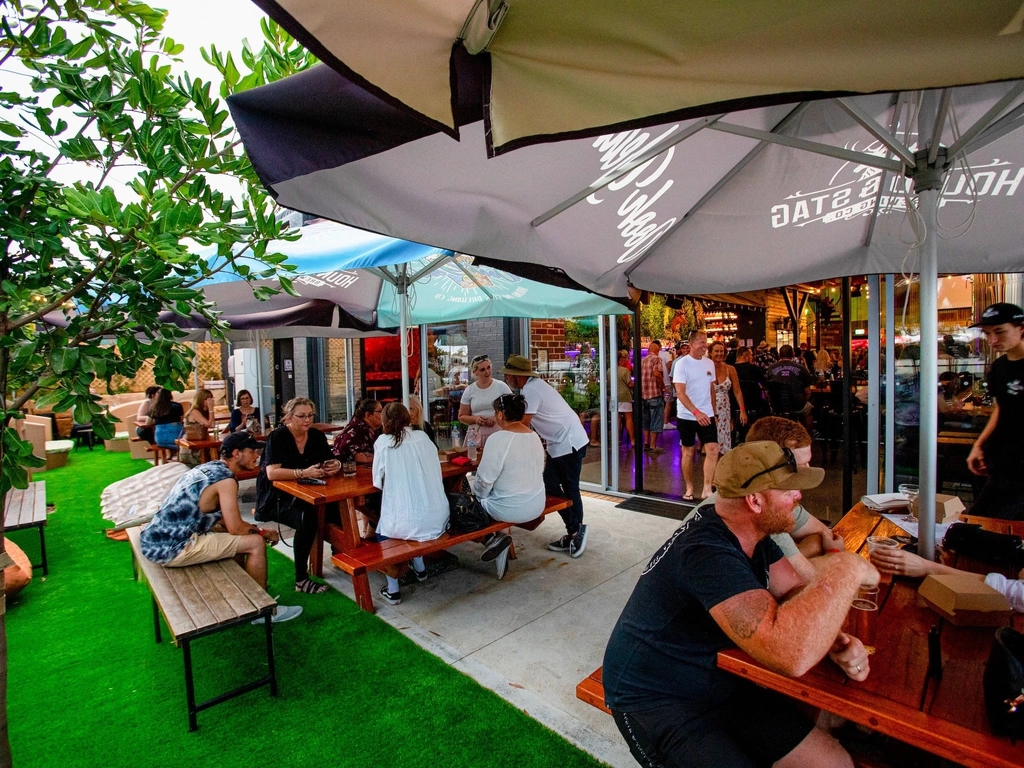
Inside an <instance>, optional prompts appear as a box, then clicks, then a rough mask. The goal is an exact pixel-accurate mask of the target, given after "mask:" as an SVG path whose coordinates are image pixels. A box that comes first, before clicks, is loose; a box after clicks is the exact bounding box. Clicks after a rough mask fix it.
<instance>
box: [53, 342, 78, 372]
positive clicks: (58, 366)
mask: <svg viewBox="0 0 1024 768" xmlns="http://www.w3.org/2000/svg"><path fill="white" fill-rule="evenodd" d="M50 365H51V366H52V367H53V372H54V373H58V374H60V373H67V372H68V371H70V370H71V369H72V368H74V367H75V366H76V365H78V347H60V348H57V349H54V350H51V352H50Z"/></svg>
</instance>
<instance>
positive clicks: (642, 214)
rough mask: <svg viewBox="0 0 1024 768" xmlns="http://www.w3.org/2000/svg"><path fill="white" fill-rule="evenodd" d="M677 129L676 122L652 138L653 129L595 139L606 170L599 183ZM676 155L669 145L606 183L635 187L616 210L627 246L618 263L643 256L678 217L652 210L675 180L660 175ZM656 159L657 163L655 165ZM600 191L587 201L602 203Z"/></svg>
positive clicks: (619, 187)
mask: <svg viewBox="0 0 1024 768" xmlns="http://www.w3.org/2000/svg"><path fill="white" fill-rule="evenodd" d="M678 129H679V126H678V125H673V126H671V127H670V128H668V130H666V131H665V132H664V133H662V134H661V135H660V136H658V137H656V138H653V139H652V138H651V134H650V133H647V132H646V131H641V130H635V131H626V132H624V133H615V134H608V135H605V136H600V137H599V138H598V139H597V140H595V141H594V144H593V146H594V148H595V149H597V150H598V151H599V152H601V170H602V171H604V172H605V176H603V177H601V178H600V179H598V181H597V182H596V183H597V184H601V183H602V181H603V180H604V178H605V177H606V176H608V175H609V174H612V173H614V172H615V171H617V170H618V169H619V168H621V167H622V166H624V165H626V164H627V163H629V162H631V161H632V160H634V159H635V158H636V157H638V156H639V155H640V154H642V153H644V152H646V151H648V150H649V149H651V148H652V147H656V146H657V145H658V144H660V143H662V142H663V141H665V140H667V139H668V138H669V137H670V136H672V134H674V133H675V132H676V131H677V130H678ZM674 156H675V147H668V149H666V150H665V152H664V153H662V154H661V155H659V156H658V157H653V158H651V159H650V160H648V161H647V162H646V163H642V164H641V165H638V166H637V167H636V168H634V169H633V170H631V171H630V172H629V173H627V174H626V175H624V176H623V177H622V178H619V179H615V181H612V182H610V183H609V184H608V185H607V186H606V187H605V189H606V190H607V191H608V192H618V191H619V190H622V189H626V188H629V187H632V189H631V190H630V192H629V194H628V195H626V199H625V200H623V201H622V202H621V203H620V204H619V208H618V210H617V211H616V213H617V215H618V216H619V217H620V220H619V223H618V225H617V228H618V230H619V232H620V234H621V236H622V237H623V239H624V240H625V243H624V245H625V247H626V250H625V251H624V252H623V253H622V255H621V256H619V258H618V259H617V261H618V263H619V264H628V263H629V262H631V261H633V260H634V259H636V258H639V257H640V256H642V255H643V254H644V253H645V252H646V251H647V250H648V249H650V247H651V246H652V245H654V244H655V243H656V242H658V240H659V239H660V238H661V236H662V235H664V234H665V233H666V232H667V231H668V230H669V229H671V228H672V225H674V224H675V223H676V219H675V218H669V219H666V220H665V221H663V222H660V223H659V222H658V221H657V217H658V214H657V212H656V211H654V210H652V208H653V206H654V204H655V203H656V202H658V199H659V198H660V197H661V196H662V195H664V194H665V193H666V192H668V191H669V190H670V189H671V188H672V185H673V184H674V183H675V181H674V180H673V179H665V180H664V181H663V182H661V177H662V176H663V175H664V174H665V171H666V170H667V169H668V166H669V164H670V163H671V162H672V158H673V157H674ZM656 162H657V165H655V163H656ZM655 182H661V183H660V186H654V185H655ZM648 188H650V189H648ZM597 194H598V193H596V192H595V193H594V194H592V195H590V196H589V197H587V202H588V203H590V204H591V205H600V204H601V203H603V202H604V200H605V198H599V197H598V196H597Z"/></svg>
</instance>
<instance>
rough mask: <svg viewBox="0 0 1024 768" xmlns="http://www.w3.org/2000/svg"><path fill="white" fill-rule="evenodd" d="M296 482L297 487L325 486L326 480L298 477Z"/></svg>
mask: <svg viewBox="0 0 1024 768" xmlns="http://www.w3.org/2000/svg"><path fill="white" fill-rule="evenodd" d="M296 482H297V483H298V484H299V485H327V481H326V480H321V479H320V478H318V477H300V478H299V479H298V480H297V481H296Z"/></svg>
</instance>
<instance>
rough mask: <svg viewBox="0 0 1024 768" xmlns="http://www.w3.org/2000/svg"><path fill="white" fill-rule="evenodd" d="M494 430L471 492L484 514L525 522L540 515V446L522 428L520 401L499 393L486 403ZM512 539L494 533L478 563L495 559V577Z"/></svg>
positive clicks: (523, 405)
mask: <svg viewBox="0 0 1024 768" xmlns="http://www.w3.org/2000/svg"><path fill="white" fill-rule="evenodd" d="M492 405H493V407H494V419H495V422H496V423H497V425H498V427H499V428H500V429H499V431H498V432H495V433H494V434H492V435H491V439H490V440H488V441H487V448H485V449H484V455H483V457H482V458H481V459H480V466H479V468H478V469H477V471H476V476H475V477H474V478H473V483H472V487H473V493H475V494H476V497H477V498H478V499H479V500H480V504H481V505H482V506H483V508H484V510H486V512H487V514H489V515H490V516H491V517H493V518H494V519H495V520H501V521H502V522H506V523H528V522H530V521H531V520H536V519H537V518H538V517H540V516H541V514H543V512H544V502H545V500H546V498H547V494H546V492H545V490H544V446H543V445H542V444H541V442H540V437H538V436H537V433H536V432H534V431H533V430H532V429H530V428H529V427H528V426H526V425H525V424H523V416H525V415H526V398H525V397H523V396H522V395H511V394H510V395H502V396H501V397H499V398H498V399H497V400H495V401H494V403H493V404H492ZM511 543H512V537H511V536H509V535H508V534H507V533H496V534H494V536H493V537H492V538H491V539H489V540H488V541H487V542H486V549H485V550H484V553H483V555H482V556H481V558H480V559H481V560H484V561H485V562H486V561H490V560H496V561H497V567H498V578H499V579H500V578H502V577H503V576H504V575H505V571H506V569H507V568H508V547H509V545H510V544H511Z"/></svg>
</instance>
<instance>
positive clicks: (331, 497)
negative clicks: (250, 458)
mask: <svg viewBox="0 0 1024 768" xmlns="http://www.w3.org/2000/svg"><path fill="white" fill-rule="evenodd" d="M475 467H476V464H472V463H471V464H463V465H461V466H460V465H458V464H452V463H451V462H450V461H445V462H442V463H441V478H442V479H443V480H448V479H449V478H452V477H458V476H459V475H465V474H466V473H468V472H472V471H473V469H474V468H475ZM324 479H325V480H326V481H327V485H302V484H300V483H299V481H298V480H275V481H274V487H275V488H277V489H278V490H281V491H284V492H285V493H288V494H291V495H292V496H294V497H295V498H297V499H301V500H302V501H304V502H306V503H307V504H312V505H313V506H316V505H318V504H332V503H333V502H336V501H342V500H343V499H354V498H356V497H358V496H366V495H368V494H371V493H376V492H377V491H378V490H379V489H378V488H376V487H375V486H374V484H373V472H372V471H371V470H370V468H369V467H367V466H363V465H360V466H359V467H357V468H356V475H355V477H343V476H342V474H341V473H340V472H339V473H338V474H337V475H334V476H333V477H326V478H324Z"/></svg>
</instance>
